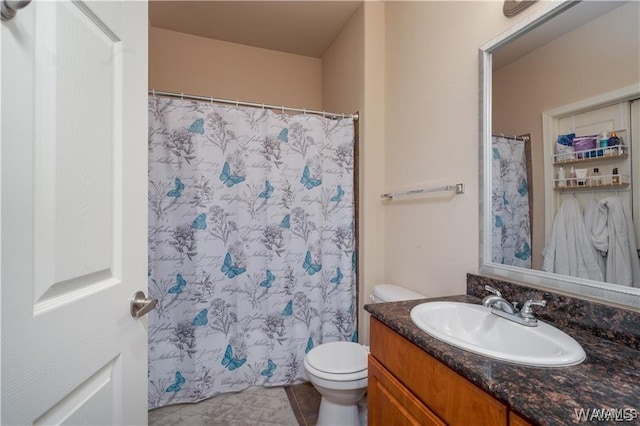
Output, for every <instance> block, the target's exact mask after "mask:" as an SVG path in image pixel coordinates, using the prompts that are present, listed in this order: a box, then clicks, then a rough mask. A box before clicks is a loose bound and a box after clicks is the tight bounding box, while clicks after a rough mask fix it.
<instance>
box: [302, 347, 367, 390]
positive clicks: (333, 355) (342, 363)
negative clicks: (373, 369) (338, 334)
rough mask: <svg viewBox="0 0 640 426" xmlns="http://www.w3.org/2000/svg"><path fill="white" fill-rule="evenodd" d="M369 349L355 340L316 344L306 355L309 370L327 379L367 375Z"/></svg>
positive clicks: (355, 378)
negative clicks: (354, 341)
mask: <svg viewBox="0 0 640 426" xmlns="http://www.w3.org/2000/svg"><path fill="white" fill-rule="evenodd" d="M367 355H368V352H367V350H366V349H365V348H364V347H363V346H361V345H359V344H357V343H353V342H331V343H324V344H322V345H319V346H316V347H315V348H313V349H312V350H310V351H309V353H307V355H306V356H305V357H304V364H305V367H306V368H308V370H309V371H310V372H311V373H312V374H314V375H316V376H318V377H320V378H324V379H326V380H335V381H350V380H359V379H361V378H364V377H367Z"/></svg>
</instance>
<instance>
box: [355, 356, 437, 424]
mask: <svg viewBox="0 0 640 426" xmlns="http://www.w3.org/2000/svg"><path fill="white" fill-rule="evenodd" d="M367 400H368V405H369V408H368V422H369V426H378V425H379V426H388V425H394V426H405V425H407V426H408V425H415V426H431V425H434V426H437V425H442V426H444V425H445V423H444V422H443V421H442V420H440V419H439V418H438V416H436V415H435V414H434V413H432V412H431V411H430V410H429V409H428V408H427V407H425V406H424V405H423V404H422V403H421V402H420V401H419V400H418V399H417V398H416V397H415V396H414V395H413V394H412V393H411V392H409V390H407V389H406V388H405V387H404V386H402V384H401V383H400V382H399V381H397V380H396V379H395V378H394V377H393V376H392V375H391V374H390V373H389V372H388V371H387V370H386V369H385V368H384V367H383V366H382V365H380V364H379V363H378V362H377V361H376V360H375V358H373V357H372V356H369V388H368V397H367Z"/></svg>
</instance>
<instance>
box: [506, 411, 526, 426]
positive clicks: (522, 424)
mask: <svg viewBox="0 0 640 426" xmlns="http://www.w3.org/2000/svg"><path fill="white" fill-rule="evenodd" d="M509 426H531V423H529V422H528V421H526V420H525V419H523V418H522V417H520V416H519V415H517V414H516V413H514V412H513V411H511V412H510V413H509Z"/></svg>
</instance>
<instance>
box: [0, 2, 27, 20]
mask: <svg viewBox="0 0 640 426" xmlns="http://www.w3.org/2000/svg"><path fill="white" fill-rule="evenodd" d="M29 3H31V0H2V3H1V4H0V18H2V20H3V21H8V20H10V19H13V17H14V16H16V13H17V12H18V9H22V8H23V7H26V6H27V5H28V4H29Z"/></svg>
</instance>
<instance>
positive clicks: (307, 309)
mask: <svg viewBox="0 0 640 426" xmlns="http://www.w3.org/2000/svg"><path fill="white" fill-rule="evenodd" d="M353 147H354V131H353V120H352V119H351V118H343V119H338V120H332V119H328V118H323V117H320V116H314V115H287V114H280V113H275V112H272V111H270V110H264V109H259V108H257V109H256V108H245V107H236V106H232V107H230V106H224V105H218V104H211V103H206V102H195V101H186V100H176V99H168V98H154V97H150V98H149V194H148V196H149V295H150V297H153V298H157V299H158V306H157V308H156V309H155V310H153V311H152V312H151V313H150V314H149V408H155V407H160V406H163V405H167V404H174V403H183V402H195V401H199V400H202V399H205V398H209V397H211V396H214V395H217V394H220V393H224V392H232V391H240V390H242V389H245V388H247V387H249V386H256V385H258V386H279V385H284V384H291V383H296V382H301V381H305V380H306V376H305V374H304V367H303V364H302V361H303V358H304V356H305V353H307V352H308V351H310V350H311V349H312V348H313V347H314V346H316V345H318V344H320V343H324V342H331V341H339V340H353V341H355V340H357V332H356V323H355V315H356V312H355V310H356V308H355V306H356V304H355V303H356V301H355V264H356V255H355V244H354V194H353V165H354V164H353V161H354V156H353Z"/></svg>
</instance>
